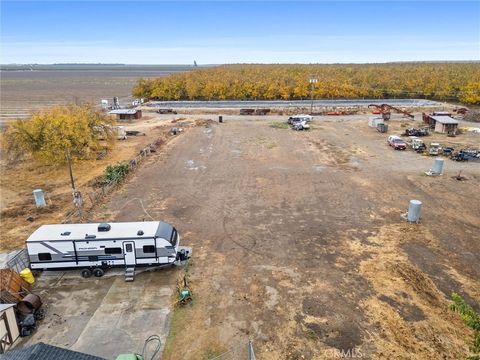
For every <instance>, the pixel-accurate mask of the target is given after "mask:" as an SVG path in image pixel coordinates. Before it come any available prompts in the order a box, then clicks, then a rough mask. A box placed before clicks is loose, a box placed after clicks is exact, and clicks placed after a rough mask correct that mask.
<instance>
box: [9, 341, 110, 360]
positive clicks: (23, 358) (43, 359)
mask: <svg viewBox="0 0 480 360" xmlns="http://www.w3.org/2000/svg"><path fill="white" fill-rule="evenodd" d="M1 358H2V360H53V359H62V360H105V359H104V358H101V357H98V356H93V355H88V354H84V353H81V352H78V351H72V350H68V349H62V348H60V347H57V346H52V345H48V344H44V343H42V342H40V343H38V344H34V345H30V346H27V347H24V348H21V349H14V350H11V351H7V352H6V353H5V354H2V355H1Z"/></svg>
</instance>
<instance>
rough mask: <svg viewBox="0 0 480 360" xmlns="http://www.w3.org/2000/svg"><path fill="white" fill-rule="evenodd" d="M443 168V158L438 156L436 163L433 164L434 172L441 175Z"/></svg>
mask: <svg viewBox="0 0 480 360" xmlns="http://www.w3.org/2000/svg"><path fill="white" fill-rule="evenodd" d="M442 170H443V159H441V158H436V159H435V165H433V172H434V173H435V174H437V175H440V174H441V173H442Z"/></svg>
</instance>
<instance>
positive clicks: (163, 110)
mask: <svg viewBox="0 0 480 360" xmlns="http://www.w3.org/2000/svg"><path fill="white" fill-rule="evenodd" d="M157 113H159V114H177V112H176V111H174V110H173V109H158V110H157Z"/></svg>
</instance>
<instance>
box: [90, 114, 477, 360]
mask: <svg viewBox="0 0 480 360" xmlns="http://www.w3.org/2000/svg"><path fill="white" fill-rule="evenodd" d="M390 126H391V129H393V131H395V130H400V122H394V121H392V122H391V124H390ZM385 137H386V136H384V135H382V134H379V133H377V132H376V131H375V130H372V129H369V128H367V127H366V124H365V122H359V121H348V122H338V121H337V122H322V121H321V120H317V122H316V124H315V128H314V129H313V130H311V131H310V132H309V133H302V132H293V131H291V130H287V129H274V128H272V127H270V126H269V123H268V120H264V121H248V120H245V119H240V118H239V119H238V120H232V121H227V123H225V124H217V125H211V126H210V127H205V128H201V127H199V128H193V129H190V130H189V131H188V132H186V133H185V134H182V135H180V136H179V137H178V138H176V139H174V140H173V141H171V142H170V143H169V144H168V145H167V146H166V147H165V148H164V149H163V150H162V153H160V154H158V155H156V157H155V158H153V159H152V160H151V161H150V163H149V164H147V165H146V166H144V167H143V168H142V169H141V170H139V171H138V172H137V173H136V174H135V177H134V178H133V179H132V180H131V181H130V182H129V183H128V184H127V185H126V186H125V188H124V189H123V190H122V191H121V192H119V193H118V194H117V195H115V196H114V197H113V198H112V199H111V201H110V202H109V203H108V204H106V205H105V206H104V207H102V209H99V210H98V211H97V213H96V214H95V217H96V218H97V219H102V216H103V213H108V214H109V215H110V214H112V215H113V216H112V217H111V218H114V219H115V220H117V221H121V220H131V221H133V220H141V219H149V218H150V217H152V218H155V219H162V220H165V221H167V222H170V223H173V224H175V226H176V227H177V228H178V229H179V231H180V233H181V235H182V242H183V244H185V245H189V246H192V247H193V249H194V257H193V259H192V262H191V264H190V265H191V266H190V269H189V279H190V283H191V287H192V289H193V293H194V302H193V303H192V304H190V305H189V306H187V307H184V308H179V309H176V310H175V311H174V315H173V316H172V319H171V336H170V337H169V340H168V343H167V348H166V351H165V354H164V359H200V358H205V357H208V356H213V355H218V354H220V353H222V352H224V351H229V350H231V349H234V351H233V352H230V353H227V354H225V355H224V356H223V357H221V359H230V358H232V359H233V358H239V356H238V355H235V354H238V352H237V351H238V350H236V349H238V348H242V349H244V344H246V342H247V341H248V339H252V340H253V342H254V344H255V351H256V353H257V357H258V358H259V359H329V358H334V357H335V356H336V355H338V354H340V353H341V352H344V353H347V352H348V353H349V354H350V355H354V356H351V357H358V358H360V357H361V358H364V359H370V358H379V359H385V358H395V359H396V358H405V359H412V358H417V359H432V358H446V359H449V358H452V359H453V358H457V357H458V356H463V355H464V354H466V353H467V351H468V346H469V344H470V341H471V333H470V332H469V330H468V329H467V328H466V327H465V325H464V324H463V323H462V321H461V319H460V318H459V316H458V315H457V314H454V313H452V312H451V311H449V310H448V308H447V307H448V303H449V297H450V294H451V292H452V291H456V292H459V293H460V294H461V295H462V296H464V298H465V299H466V300H467V301H468V302H469V303H471V304H478V301H479V299H480V281H479V279H480V268H479V266H478V264H479V263H480V255H479V254H480V243H479V241H478V233H479V230H480V217H479V214H480V192H479V191H478V189H479V184H480V165H479V164H473V163H472V164H470V163H469V164H460V163H456V162H453V161H450V160H445V171H444V175H442V176H441V177H436V178H432V177H427V176H425V175H424V174H423V172H424V171H426V170H428V169H429V168H431V167H432V166H433V159H432V158H429V157H422V156H420V155H417V154H416V153H414V152H411V151H406V152H398V151H394V150H392V149H391V148H389V147H388V146H387V145H386V142H385ZM459 139H460V137H459ZM464 139H465V138H464ZM472 139H473V138H472ZM472 139H469V141H473V142H475V141H476V140H475V139H473V140H472ZM452 141H457V140H452ZM458 141H460V140H458ZM462 169H463V172H462V175H463V176H464V177H465V178H466V179H467V180H465V181H457V180H455V179H453V178H452V176H454V175H456V174H457V173H458V171H459V170H462ZM411 199H419V200H421V201H422V202H423V208H422V221H421V224H419V225H409V224H406V223H405V222H403V220H402V219H401V218H400V214H401V213H403V212H404V211H405V209H406V208H407V206H408V202H409V200H411ZM111 218H110V219H111ZM475 306H476V309H477V310H478V305H475Z"/></svg>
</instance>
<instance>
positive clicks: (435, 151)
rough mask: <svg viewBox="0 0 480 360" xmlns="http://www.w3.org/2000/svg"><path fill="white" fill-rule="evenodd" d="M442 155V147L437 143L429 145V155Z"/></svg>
mask: <svg viewBox="0 0 480 360" xmlns="http://www.w3.org/2000/svg"><path fill="white" fill-rule="evenodd" d="M441 153H442V147H441V146H440V144H439V143H430V148H429V149H428V154H429V155H440V154H441Z"/></svg>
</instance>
